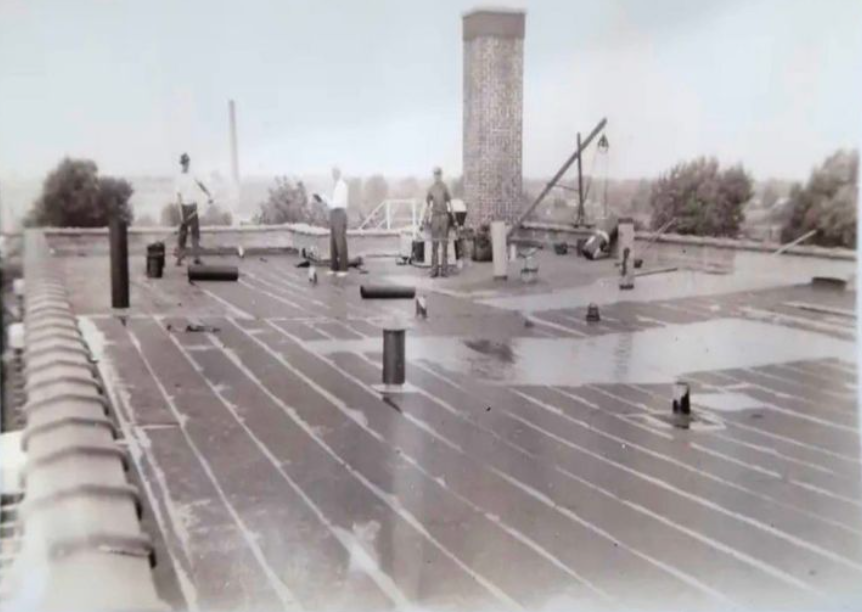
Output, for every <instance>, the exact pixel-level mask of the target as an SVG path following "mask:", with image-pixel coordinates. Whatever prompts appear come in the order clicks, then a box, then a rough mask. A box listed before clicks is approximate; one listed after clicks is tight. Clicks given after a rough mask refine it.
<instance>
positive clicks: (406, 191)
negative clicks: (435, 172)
mask: <svg viewBox="0 0 862 612" xmlns="http://www.w3.org/2000/svg"><path fill="white" fill-rule="evenodd" d="M423 192H424V190H423V189H422V185H420V184H419V180H418V179H417V178H416V177H415V176H408V177H407V178H404V179H401V180H400V181H398V183H397V184H396V185H395V189H394V190H393V195H394V196H395V197H396V198H416V197H421V196H422V194H423Z"/></svg>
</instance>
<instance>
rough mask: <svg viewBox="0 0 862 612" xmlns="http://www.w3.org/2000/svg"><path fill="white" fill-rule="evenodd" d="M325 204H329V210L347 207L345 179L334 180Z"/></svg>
mask: <svg viewBox="0 0 862 612" xmlns="http://www.w3.org/2000/svg"><path fill="white" fill-rule="evenodd" d="M327 204H328V205H329V210H334V209H336V208H347V181H345V180H344V179H343V178H340V179H338V180H337V181H335V187H333V189H332V197H331V198H330V199H329V201H328V202H327Z"/></svg>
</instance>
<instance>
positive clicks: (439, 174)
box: [434, 166, 443, 176]
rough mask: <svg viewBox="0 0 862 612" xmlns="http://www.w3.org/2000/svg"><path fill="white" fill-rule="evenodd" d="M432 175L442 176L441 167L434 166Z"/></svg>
mask: <svg viewBox="0 0 862 612" xmlns="http://www.w3.org/2000/svg"><path fill="white" fill-rule="evenodd" d="M434 176H443V168H441V167H440V166H434Z"/></svg>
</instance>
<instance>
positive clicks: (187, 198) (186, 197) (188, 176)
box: [174, 172, 207, 204]
mask: <svg viewBox="0 0 862 612" xmlns="http://www.w3.org/2000/svg"><path fill="white" fill-rule="evenodd" d="M174 193H175V194H176V196H177V202H179V203H180V204H198V203H201V202H206V201H207V195H206V193H204V190H203V189H201V186H200V185H199V184H198V180H197V177H195V175H194V174H192V173H191V172H180V173H179V174H178V175H177V178H176V180H175V181H174Z"/></svg>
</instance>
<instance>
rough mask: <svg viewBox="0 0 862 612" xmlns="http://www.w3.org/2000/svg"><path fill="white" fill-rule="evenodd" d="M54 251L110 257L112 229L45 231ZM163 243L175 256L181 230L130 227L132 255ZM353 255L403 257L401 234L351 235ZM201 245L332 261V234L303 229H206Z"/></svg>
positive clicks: (373, 232)
mask: <svg viewBox="0 0 862 612" xmlns="http://www.w3.org/2000/svg"><path fill="white" fill-rule="evenodd" d="M44 233H45V237H46V238H47V239H48V244H49V246H50V247H51V248H52V249H53V250H54V252H55V253H56V254H58V255H106V254H108V253H109V250H110V249H109V243H108V229H107V228H102V227H100V228H49V229H46V230H44ZM157 241H163V242H165V244H167V246H168V252H172V251H173V248H174V246H175V245H176V242H177V230H176V228H170V227H130V228H129V253H130V254H132V255H143V254H144V253H145V252H146V247H147V245H148V244H151V243H153V242H157ZM348 241H349V248H350V255H351V256H354V255H362V256H364V257H368V256H374V255H395V254H397V252H398V244H399V232H398V231H397V230H350V231H348ZM201 246H202V247H203V248H204V249H205V250H212V251H214V252H236V250H237V248H238V247H242V248H243V249H244V250H245V251H246V252H247V253H249V254H253V253H255V252H272V251H288V252H291V251H293V252H296V251H299V250H301V249H309V248H314V249H316V250H317V253H318V254H319V256H320V257H324V258H326V257H329V230H328V229H327V228H323V227H315V226H310V225H301V224H286V225H244V226H240V227H203V228H201Z"/></svg>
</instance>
